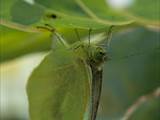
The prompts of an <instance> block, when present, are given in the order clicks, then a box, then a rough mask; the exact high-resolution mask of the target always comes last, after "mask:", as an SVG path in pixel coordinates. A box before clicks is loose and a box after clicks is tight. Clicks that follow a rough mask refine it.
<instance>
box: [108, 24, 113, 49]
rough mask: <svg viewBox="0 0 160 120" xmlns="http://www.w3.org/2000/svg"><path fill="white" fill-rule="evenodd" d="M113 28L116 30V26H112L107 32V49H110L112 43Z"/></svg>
mask: <svg viewBox="0 0 160 120" xmlns="http://www.w3.org/2000/svg"><path fill="white" fill-rule="evenodd" d="M113 28H114V25H111V27H109V29H108V31H107V47H109V46H110V43H111V39H112V31H113Z"/></svg>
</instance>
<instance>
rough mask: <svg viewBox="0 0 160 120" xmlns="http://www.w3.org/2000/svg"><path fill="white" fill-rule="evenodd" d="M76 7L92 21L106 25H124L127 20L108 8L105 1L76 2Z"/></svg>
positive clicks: (82, 0) (85, 0)
mask: <svg viewBox="0 0 160 120" xmlns="http://www.w3.org/2000/svg"><path fill="white" fill-rule="evenodd" d="M76 1H77V3H78V5H79V6H81V8H82V9H83V10H84V12H86V13H87V14H88V15H89V16H90V17H92V18H93V19H95V20H97V21H99V22H102V23H106V24H113V25H116V24H119V25H120V24H126V23H128V22H129V21H131V20H129V19H128V18H126V17H124V16H123V15H122V14H118V13H117V12H115V11H114V10H112V9H111V8H110V6H109V5H108V4H107V2H105V0H76Z"/></svg>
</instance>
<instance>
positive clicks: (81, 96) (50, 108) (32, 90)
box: [27, 46, 90, 120]
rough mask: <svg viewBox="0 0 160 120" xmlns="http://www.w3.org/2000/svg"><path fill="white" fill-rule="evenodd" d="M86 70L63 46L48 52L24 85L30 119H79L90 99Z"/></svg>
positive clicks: (82, 115) (83, 114)
mask: <svg viewBox="0 0 160 120" xmlns="http://www.w3.org/2000/svg"><path fill="white" fill-rule="evenodd" d="M89 82H90V74H89V69H88V68H87V66H86V65H85V64H84V63H83V61H80V60H78V59H77V58H76V57H75V56H74V55H73V53H72V52H71V51H70V50H69V49H66V48H65V47H64V46H62V47H58V48H56V49H55V50H54V51H52V52H50V53H49V54H48V55H47V56H46V57H45V59H44V60H43V61H42V63H41V64H40V65H39V66H38V67H37V68H36V69H35V70H34V71H33V73H32V75H31V77H30V79H29V81H28V85H27V94H28V99H29V110H30V118H31V120H82V119H83V118H84V117H85V115H86V112H87V109H88V105H89V98H90V84H89Z"/></svg>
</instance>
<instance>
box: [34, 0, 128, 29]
mask: <svg viewBox="0 0 160 120" xmlns="http://www.w3.org/2000/svg"><path fill="white" fill-rule="evenodd" d="M35 2H36V3H38V4H40V5H42V6H43V7H45V8H46V9H47V10H48V11H49V12H48V13H47V14H50V15H52V14H54V15H56V18H55V19H52V20H51V22H50V24H52V25H54V26H56V25H57V26H58V25H61V24H62V25H65V26H67V27H77V28H93V29H94V28H95V29H98V28H105V27H107V26H110V25H124V24H129V23H131V20H129V19H127V18H125V17H123V16H122V15H118V14H117V13H115V12H114V11H112V10H111V9H110V8H109V7H107V6H105V5H104V2H103V1H102V0H101V1H97V2H96V1H90V0H86V1H80V0H67V1H65V0H47V1H43V0H35ZM95 2H96V4H95ZM86 3H87V6H85V4H86ZM93 3H94V4H93ZM102 5H103V8H104V9H105V10H103V11H102V9H101V7H102ZM91 6H93V8H95V7H96V10H97V9H99V11H98V12H96V13H95V14H94V15H92V14H90V12H88V9H90V7H91ZM108 11H109V12H108ZM91 12H93V13H94V12H95V10H94V9H91ZM100 16H103V17H100ZM104 16H108V17H104ZM98 17H100V18H98Z"/></svg>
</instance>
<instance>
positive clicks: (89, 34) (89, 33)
mask: <svg viewBox="0 0 160 120" xmlns="http://www.w3.org/2000/svg"><path fill="white" fill-rule="evenodd" d="M91 32H92V29H91V28H90V29H89V32H88V40H89V44H88V45H89V46H90V44H91Z"/></svg>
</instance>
